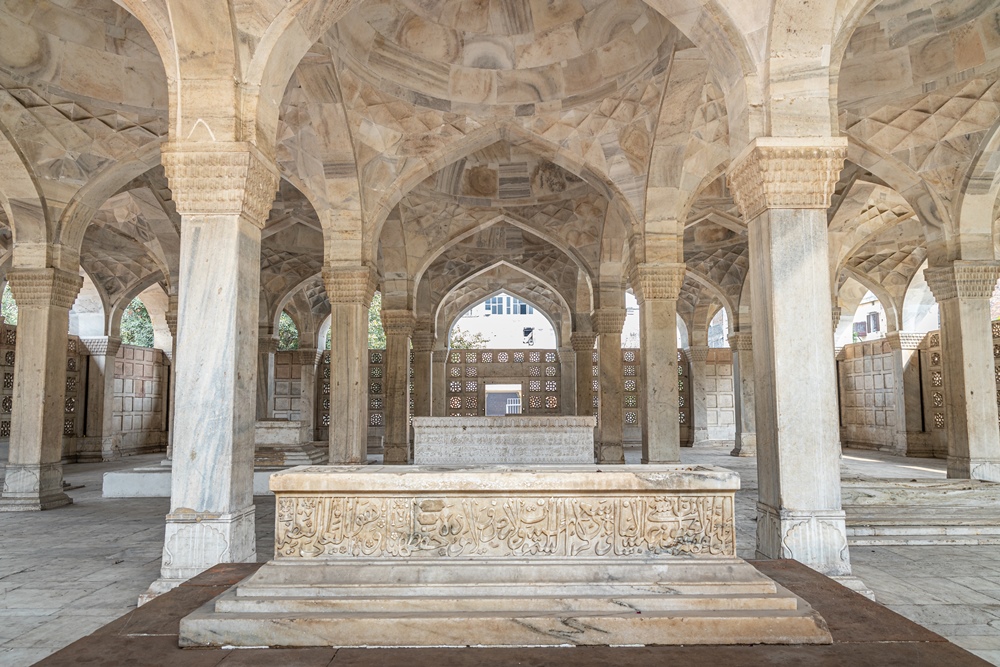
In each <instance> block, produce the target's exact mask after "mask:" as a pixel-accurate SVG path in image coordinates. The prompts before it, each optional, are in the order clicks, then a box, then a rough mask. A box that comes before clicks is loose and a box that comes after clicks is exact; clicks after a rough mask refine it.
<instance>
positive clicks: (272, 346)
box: [257, 336, 278, 354]
mask: <svg viewBox="0 0 1000 667" xmlns="http://www.w3.org/2000/svg"><path fill="white" fill-rule="evenodd" d="M277 351H278V339H277V338H275V337H274V336H260V337H259V338H258V339H257V354H274V353H275V352H277Z"/></svg>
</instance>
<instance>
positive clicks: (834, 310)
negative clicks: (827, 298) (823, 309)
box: [830, 306, 843, 332]
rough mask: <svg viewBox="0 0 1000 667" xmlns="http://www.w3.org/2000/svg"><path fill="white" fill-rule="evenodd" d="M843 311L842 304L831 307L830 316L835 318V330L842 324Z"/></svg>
mask: <svg viewBox="0 0 1000 667" xmlns="http://www.w3.org/2000/svg"><path fill="white" fill-rule="evenodd" d="M842 313H843V308H841V307H840V306H834V307H833V308H831V309H830V317H831V318H832V319H833V330H834V332H836V331H837V327H839V326H840V317H841V314H842Z"/></svg>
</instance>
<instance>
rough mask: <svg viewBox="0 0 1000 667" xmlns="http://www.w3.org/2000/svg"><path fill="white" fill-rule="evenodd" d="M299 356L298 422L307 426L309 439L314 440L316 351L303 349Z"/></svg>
mask: <svg viewBox="0 0 1000 667" xmlns="http://www.w3.org/2000/svg"><path fill="white" fill-rule="evenodd" d="M299 355H300V356H299V382H300V385H299V387H300V388H299V420H300V421H304V422H305V423H307V424H308V425H309V437H310V438H312V439H313V440H315V439H316V356H317V351H316V350H315V349H310V348H304V349H301V350H299Z"/></svg>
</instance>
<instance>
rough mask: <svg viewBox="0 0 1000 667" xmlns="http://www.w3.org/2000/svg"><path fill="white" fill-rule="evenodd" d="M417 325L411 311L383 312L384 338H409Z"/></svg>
mask: <svg viewBox="0 0 1000 667" xmlns="http://www.w3.org/2000/svg"><path fill="white" fill-rule="evenodd" d="M416 325H417V318H416V317H414V315H413V311H412V310H383V311H382V328H383V329H384V330H385V335H386V336H411V335H413V329H414V327H415V326H416Z"/></svg>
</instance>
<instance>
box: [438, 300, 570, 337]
mask: <svg viewBox="0 0 1000 667" xmlns="http://www.w3.org/2000/svg"><path fill="white" fill-rule="evenodd" d="M448 340H449V347H451V348H456V349H482V348H487V349H489V348H492V349H512V348H522V347H537V348H544V349H551V348H554V347H556V345H557V344H556V330H555V325H554V324H553V323H552V319H551V318H550V317H549V315H548V314H547V313H545V312H544V311H542V310H541V309H539V308H536V307H535V305H534V304H532V303H529V302H528V301H525V300H523V299H521V298H519V297H516V296H513V295H511V294H508V293H507V292H503V291H501V292H498V293H497V294H495V295H493V296H491V297H488V298H487V299H485V300H483V301H480V302H479V303H478V304H476V305H475V306H473V307H472V308H470V309H469V310H467V311H466V312H465V314H463V315H462V316H461V317H459V318H458V320H456V321H455V323H454V324H452V327H451V329H450V330H449V332H448Z"/></svg>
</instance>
